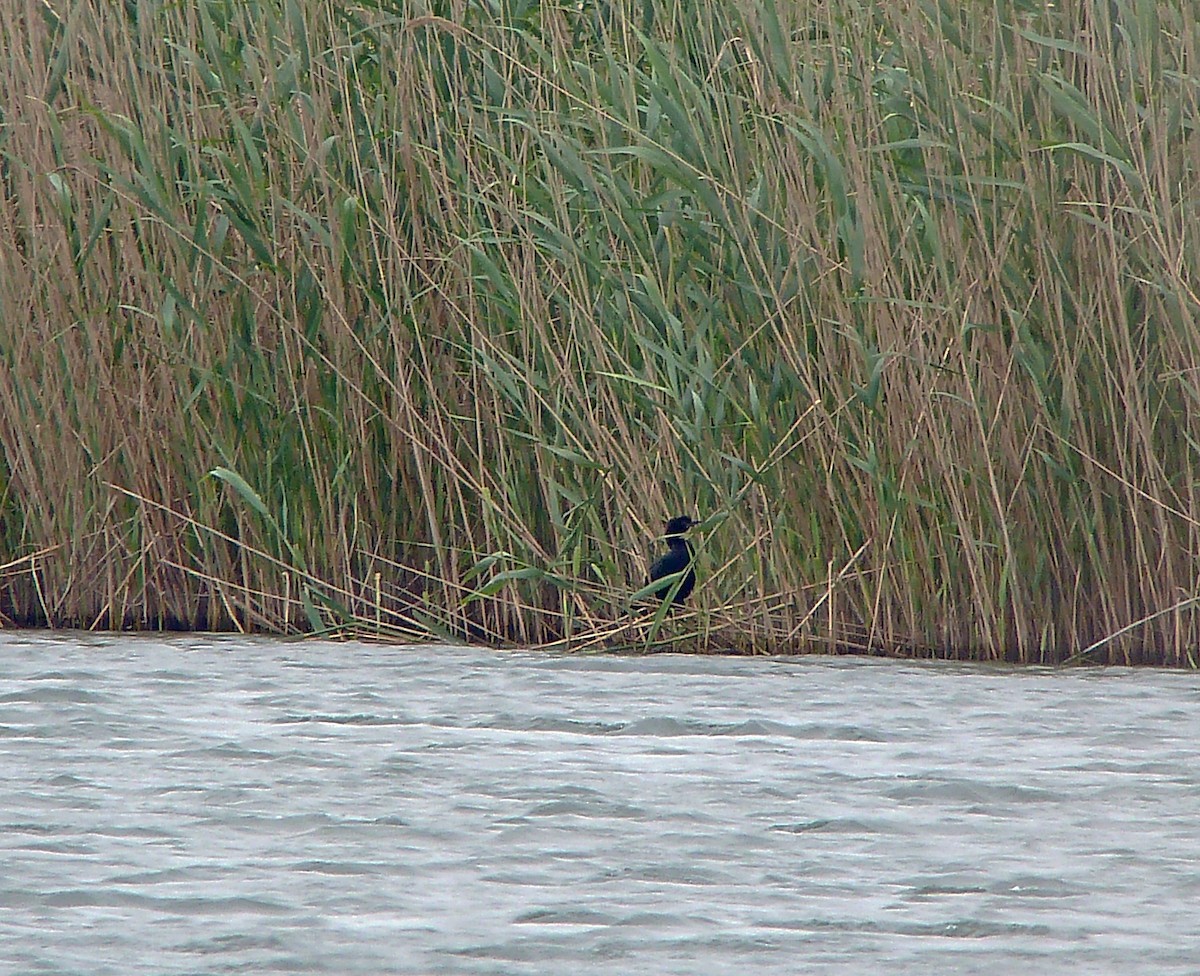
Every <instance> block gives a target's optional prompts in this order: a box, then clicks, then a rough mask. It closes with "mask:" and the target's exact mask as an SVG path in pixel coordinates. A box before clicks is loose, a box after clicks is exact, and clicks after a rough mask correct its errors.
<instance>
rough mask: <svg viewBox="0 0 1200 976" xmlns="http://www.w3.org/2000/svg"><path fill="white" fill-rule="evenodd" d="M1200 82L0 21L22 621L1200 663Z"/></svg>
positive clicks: (709, 41) (2, 328) (653, 8)
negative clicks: (675, 552)
mask: <svg viewBox="0 0 1200 976" xmlns="http://www.w3.org/2000/svg"><path fill="white" fill-rule="evenodd" d="M1198 42H1200V27H1198V23H1197V17H1196V10H1195V9H1194V8H1193V6H1192V5H1191V4H1170V3H1165V2H1164V3H1155V2H1153V0H1110V2H1106V3H1080V4H1065V5H1060V6H1056V5H1045V4H1041V3H1022V2H1016V3H1012V4H1000V5H994V4H984V3H974V2H967V3H964V4H951V3H944V2H939V0H897V2H887V3H882V2H878V0H825V2H821V3H816V2H808V0H796V2H790V3H784V2H779V0H751V2H748V3H744V4H729V3H718V2H713V0H649V2H642V0H638V2H631V0H611V2H604V3H599V2H591V0H584V2H582V3H570V4H558V5H556V4H550V3H544V2H542V3H534V2H532V0H497V2H465V0H436V2H428V3H419V2H411V3H409V2H390V3H389V2H359V3H343V2H332V0H238V2H232V0H197V2H195V3H186V4H179V3H171V2H167V0H139V2H137V3H124V4H118V3H108V2H99V0H95V2H91V3H86V2H85V3H66V2H60V0H12V2H10V3H6V4H2V5H0V52H2V53H0V58H2V59H3V64H4V70H3V73H2V80H0V85H2V86H3V97H0V193H2V194H3V200H2V206H0V438H2V443H0V613H2V614H3V617H0V622H2V623H19V624H24V623H43V624H50V625H53V626H81V627H97V628H120V627H140V628H154V627H172V628H198V629H205V628H237V629H242V630H247V631H250V630H263V631H272V632H283V633H312V632H316V633H356V634H360V635H362V634H378V635H381V636H383V637H385V638H389V639H399V640H408V639H412V640H419V639H428V638H430V637H434V638H437V637H446V638H454V639H462V638H467V639H470V640H476V641H485V642H488V643H495V644H506V643H520V644H525V645H537V646H551V647H563V648H573V649H597V650H601V649H610V648H641V649H651V648H657V647H664V646H670V647H684V648H689V649H694V650H700V651H738V652H747V653H749V652H755V653H758V652H770V653H790V652H798V651H811V650H817V651H835V652H845V651H857V652H869V653H889V654H915V655H936V656H949V657H963V658H977V659H993V660H1009V661H1021V662H1055V661H1063V660H1089V661H1098V662H1120V663H1162V664H1170V665H1185V666H1195V664H1196V647H1197V641H1198V637H1200V619H1198V617H1197V601H1198V600H1200V589H1198V582H1197V556H1198V555H1200V531H1198V529H1200V521H1198V519H1200V504H1198V503H1200V495H1198V479H1197V475H1198V458H1200V455H1198V450H1200V446H1198V444H1197V438H1198V437H1200V423H1198V420H1200V394H1198V389H1200V387H1198V382H1200V329H1198V328H1197V309H1198V307H1200V302H1198V298H1197V294H1196V285H1195V283H1196V281H1197V278H1196V273H1195V272H1196V261H1197V255H1200V247H1198V246H1197V245H1198V242H1197V230H1198V229H1200V221H1198V220H1197V213H1196V211H1197V205H1198V204H1197V201H1200V131H1198V119H1200V113H1198V111H1197V109H1198V104H1197V103H1198V92H1200V75H1197V74H1196V73H1195V71H1194V68H1195V65H1196V63H1197V56H1198V55H1200V43H1198ZM680 512H686V513H691V514H699V515H700V516H702V517H704V518H705V519H706V522H705V525H704V526H703V530H702V532H701V533H700V534H699V536H698V543H699V557H698V560H699V575H700V579H701V583H700V586H699V587H698V588H697V591H696V593H695V594H694V596H693V597H692V599H691V601H690V603H689V606H690V609H688V610H686V611H681V612H676V613H671V614H668V613H666V612H665V611H662V610H660V611H657V612H656V611H655V610H653V608H651V609H642V608H640V606H639V605H638V604H637V602H636V601H632V602H631V597H633V596H634V595H635V594H636V591H637V590H638V588H639V587H640V586H641V583H642V581H643V579H644V574H645V568H646V565H647V562H648V559H649V558H650V557H651V556H652V554H653V549H654V546H655V543H654V537H655V536H656V535H658V534H659V533H660V531H661V524H662V521H663V519H665V518H666V517H668V516H670V515H674V514H677V513H680Z"/></svg>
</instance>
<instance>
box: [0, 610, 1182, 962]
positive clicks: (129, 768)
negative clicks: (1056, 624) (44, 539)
mask: <svg viewBox="0 0 1200 976" xmlns="http://www.w3.org/2000/svg"><path fill="white" fill-rule="evenodd" d="M1198 706H1200V682H1198V680H1197V678H1196V677H1195V676H1193V675H1191V674H1183V673H1169V672H1162V671H1126V670H1114V669H1108V670H1097V671H1069V672H1060V673H1055V672H1045V671H1041V672H1038V671H1008V670H998V669H983V668H967V667H960V666H948V665H917V664H901V663H896V662H882V661H862V660H844V659H835V660H823V659H814V658H805V659H799V660H787V661H780V660H765V659H753V660H747V659H713V658H695V657H674V656H660V657H650V658H597V657H550V656H545V655H539V654H525V653H490V652H485V651H478V650H465V649H459V648H441V647H427V648H417V649H412V648H407V649H406V648H383V647H372V646H362V645H356V644H322V643H298V644H297V643H280V642H269V641H247V640H243V639H233V638H211V637H207V636H187V637H178V638H170V639H152V638H139V637H126V636H102V637H97V636H81V635H76V634H70V635H49V634H43V633H23V632H17V633H8V634H0V758H2V763H0V823H2V825H3V828H2V833H0V858H2V860H0V864H2V866H3V870H2V871H0V972H4V973H8V972H12V973H89V974H98V973H114V974H116V973H120V974H125V973H130V972H145V973H205V974H208V973H255V974H263V973H308V972H321V973H336V974H351V973H364V974H366V973H370V974H378V973H553V974H568V976H579V974H585V973H620V974H633V973H637V974H653V973H680V974H684V973H686V974H694V973H737V974H743V973H788V974H791V973H845V974H855V976H858V974H868V973H888V974H896V973H912V974H918V973H919V974H939V973H988V974H996V973H999V974H1005V973H1022V974H1024V973H1028V974H1045V973H1091V974H1095V973H1138V974H1149V973H1181V974H1182V973H1188V974H1192V973H1195V972H1197V970H1198V968H1200V961H1198V960H1200V949H1198V948H1197V947H1198V946H1200V910H1198V909H1197V905H1198V904H1200V867H1198V864H1200V816H1198V815H1200V789H1198V787H1200V763H1198V761H1197V760H1198V758H1200V745H1198V743H1200V736H1198V735H1197V732H1198V728H1200V727H1198V724H1197V712H1198ZM6 967H7V968H6Z"/></svg>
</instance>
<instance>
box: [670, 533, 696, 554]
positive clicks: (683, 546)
mask: <svg viewBox="0 0 1200 976" xmlns="http://www.w3.org/2000/svg"><path fill="white" fill-rule="evenodd" d="M667 546H668V547H669V548H671V549H674V550H676V551H677V552H678V551H682V552H686V553H688V555H691V552H692V546H691V544H690V543H689V542H688V541H687V539H685V538H684V537H683V536H681V535H669V536H667Z"/></svg>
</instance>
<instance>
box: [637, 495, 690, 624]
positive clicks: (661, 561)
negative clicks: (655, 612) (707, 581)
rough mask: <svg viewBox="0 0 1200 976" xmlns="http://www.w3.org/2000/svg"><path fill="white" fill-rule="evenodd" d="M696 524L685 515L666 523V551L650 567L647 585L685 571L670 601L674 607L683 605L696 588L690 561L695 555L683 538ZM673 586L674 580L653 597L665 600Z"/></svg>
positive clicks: (656, 591) (659, 589) (660, 588)
mask: <svg viewBox="0 0 1200 976" xmlns="http://www.w3.org/2000/svg"><path fill="white" fill-rule="evenodd" d="M696 524H698V523H697V522H696V521H695V520H694V519H691V518H689V517H688V516H686V515H677V516H675V518H673V519H671V520H670V521H669V522H667V532H666V536H667V547H668V548H667V551H666V552H664V553H663V554H662V555H661V556H659V557H658V558H657V559H656V560H654V562H653V563H652V564H651V566H650V579H649V580H648V581H647V583H653V582H654V581H655V580H659V579H662V578H663V577H664V576H674V575H675V574H676V573H678V572H680V571H682V570H684V569H686V570H687V573H686V574H685V575H684V577H683V579H681V580H680V581H679V589H678V590H676V591H675V599H674V600H672V601H671V602H672V603H673V604H675V605H676V606H678V605H679V604H681V603H683V601H684V600H686V599H687V598H688V595H689V594H690V593H691V592H692V590H693V589H694V588H695V586H696V571H695V569H693V568H692V560H693V558H694V556H695V553H693V552H692V547H691V545H690V544H689V543H688V541H687V539H685V538H684V537H683V534H684V533H685V532H687V530H688V529H690V528H691V527H692V526H693V525H696ZM674 585H675V581H674V580H672V581H671V582H670V583H664V584H663V585H662V586H660V587H659V588H658V589H657V590H655V591H654V593H653V595H654V596H656V597H658V598H659V599H660V600H665V599H666V598H667V596H668V595H669V594H670V592H671V587H672V586H674Z"/></svg>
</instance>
